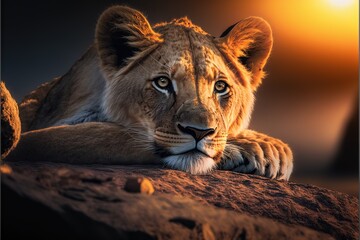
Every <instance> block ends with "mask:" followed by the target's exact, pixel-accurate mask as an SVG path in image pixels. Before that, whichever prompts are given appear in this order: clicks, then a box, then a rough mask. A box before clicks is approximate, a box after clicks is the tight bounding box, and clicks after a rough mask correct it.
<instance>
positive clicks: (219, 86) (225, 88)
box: [214, 80, 229, 95]
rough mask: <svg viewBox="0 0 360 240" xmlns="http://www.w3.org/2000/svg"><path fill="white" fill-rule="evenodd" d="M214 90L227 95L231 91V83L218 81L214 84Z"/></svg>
mask: <svg viewBox="0 0 360 240" xmlns="http://www.w3.org/2000/svg"><path fill="white" fill-rule="evenodd" d="M214 91H215V92H216V93H218V94H219V95H225V94H227V93H228V92H229V85H228V84H227V83H226V82H224V81H222V80H220V81H217V82H216V83H215V86H214Z"/></svg>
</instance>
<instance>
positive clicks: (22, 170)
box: [2, 162, 359, 239]
mask: <svg viewBox="0 0 360 240" xmlns="http://www.w3.org/2000/svg"><path fill="white" fill-rule="evenodd" d="M9 166H10V167H11V169H12V171H11V173H9V171H8V173H7V174H2V192H3V194H2V209H3V214H2V215H3V216H2V217H3V218H2V219H3V223H4V224H3V225H5V226H3V228H2V229H4V231H3V234H4V236H5V237H6V236H14V235H15V236H16V235H19V236H22V234H26V236H36V237H37V238H38V239H42V238H47V237H49V234H50V236H51V237H52V239H63V238H68V239H82V238H89V239H100V238H101V239H358V237H359V232H358V222H359V220H358V199H357V198H356V197H353V196H349V195H347V194H343V193H339V192H335V191H331V190H327V189H323V188H318V187H315V186H311V185H306V184H296V183H292V182H283V181H276V180H269V179H266V178H262V177H257V176H252V175H245V174H240V173H235V172H230V171H214V172H212V173H211V174H207V175H190V174H187V173H184V172H181V171H176V170H170V169H165V168H162V167H159V166H101V165H86V166H85V165H82V166H75V165H66V164H53V163H51V164H50V163H21V162H16V163H10V164H9ZM144 177H145V178H148V179H149V180H150V182H151V183H152V185H153V186H154V188H155V192H154V193H153V194H152V195H147V194H141V193H128V192H126V191H124V186H125V183H126V182H127V180H128V179H129V178H130V179H131V178H144ZM19 229H21V231H19ZM4 239H7V238H4Z"/></svg>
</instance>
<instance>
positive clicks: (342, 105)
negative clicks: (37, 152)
mask: <svg viewBox="0 0 360 240" xmlns="http://www.w3.org/2000/svg"><path fill="white" fill-rule="evenodd" d="M116 3H117V4H125V5H128V6H130V7H133V8H136V9H138V10H140V11H142V12H143V13H144V14H145V15H146V16H147V18H148V20H149V21H150V23H151V24H155V23H157V22H161V21H170V20H171V19H173V18H178V17H183V16H188V17H189V18H190V19H191V20H192V21H193V22H194V23H195V24H197V25H199V26H200V27H202V28H203V29H204V30H205V31H206V32H208V33H210V34H212V35H214V36H220V34H221V33H222V32H223V31H224V30H225V29H226V28H227V27H228V26H230V25H232V24H233V23H235V22H237V21H239V20H240V19H243V18H246V17H248V16H260V17H262V18H264V19H266V20H267V21H268V22H269V23H270V25H271V26H272V29H273V35H274V47H273V52H272V55H271V56H270V59H269V62H268V64H267V66H266V68H265V69H266V70H267V73H268V76H267V77H266V78H265V80H264V82H263V84H262V86H260V88H259V90H258V92H257V93H256V96H257V100H256V104H255V110H254V114H253V117H252V121H251V128H253V129H254V130H257V131H260V132H264V133H266V134H269V135H271V136H274V137H278V138H280V139H281V140H283V141H284V142H287V143H289V145H290V146H291V147H292V148H293V150H294V155H295V173H296V172H299V173H306V172H309V171H312V170H314V169H317V171H319V172H320V171H323V170H324V169H326V168H327V167H328V166H329V165H330V164H331V161H333V160H334V159H335V156H336V154H337V152H338V151H340V150H339V146H340V142H341V141H342V137H343V134H344V130H345V127H346V124H347V121H348V119H349V117H350V114H351V113H352V111H353V109H355V108H356V107H355V106H354V103H355V102H356V101H357V100H356V99H357V96H358V70H359V69H358V66H359V60H358V53H359V47H358V38H359V37H358V36H359V31H358V29H359V24H358V22H359V11H358V8H359V2H358V1H356V0H347V1H346V0H343V1H339V0H338V1H335V0H318V1H313V0H303V1H294V0H273V1H266V2H264V1H260V0H254V1H236V0H229V1H226V2H224V1H215V0H208V1H189V0H186V1H181V3H180V2H179V3H178V4H176V3H174V2H172V3H169V2H168V1H165V0H161V1H151V2H150V1H146V0H139V1H136V2H135V1H110V0H103V1H91V2H89V1H76V2H74V1H57V0H56V1H55V0H54V1H51V2H50V1H49V2H46V3H43V2H41V1H38V0H34V1H31V2H30V1H25V0H18V1H10V0H4V1H2V9H1V11H2V23H1V24H2V26H1V27H2V28H1V29H2V30H1V31H2V56H1V60H2V63H1V65H2V66H1V67H2V72H1V74H2V76H1V79H2V80H4V81H5V82H6V84H7V87H8V88H9V90H10V92H11V93H12V94H13V96H14V97H15V98H16V100H17V101H18V102H20V101H21V99H22V98H23V97H24V96H25V95H26V94H27V93H29V92H30V91H32V90H33V89H35V88H36V87H37V86H38V85H40V84H41V83H44V82H46V81H49V80H51V79H53V78H54V77H57V76H61V75H63V74H65V73H66V72H67V71H68V70H69V69H70V67H71V66H72V64H73V63H74V62H75V61H76V60H77V59H79V58H80V57H81V55H82V54H83V53H84V52H85V50H86V49H87V48H88V47H89V46H90V44H91V43H92V41H93V38H94V37H93V36H94V29H95V24H96V21H97V18H98V16H99V15H100V14H101V12H102V11H103V10H104V9H106V8H107V7H109V6H111V5H113V4H116Z"/></svg>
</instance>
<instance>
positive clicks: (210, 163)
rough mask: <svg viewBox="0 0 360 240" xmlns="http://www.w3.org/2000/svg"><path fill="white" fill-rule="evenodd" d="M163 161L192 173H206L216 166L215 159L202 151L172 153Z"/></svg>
mask: <svg viewBox="0 0 360 240" xmlns="http://www.w3.org/2000/svg"><path fill="white" fill-rule="evenodd" d="M163 161H164V163H165V164H166V165H167V166H168V167H170V168H173V169H177V170H182V171H184V172H188V173H191V174H206V173H208V172H210V171H211V170H213V169H214V168H215V166H216V163H215V161H214V159H212V158H210V157H209V156H207V155H205V154H203V153H201V152H191V153H184V154H179V155H170V156H168V157H165V158H164V159H163Z"/></svg>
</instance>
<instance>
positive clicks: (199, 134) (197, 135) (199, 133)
mask: <svg viewBox="0 0 360 240" xmlns="http://www.w3.org/2000/svg"><path fill="white" fill-rule="evenodd" d="M178 128H179V129H180V131H181V132H183V133H186V134H190V135H191V136H193V138H194V139H195V141H196V142H198V141H200V140H201V139H203V138H204V137H206V136H209V135H211V134H213V133H215V129H214V128H205V129H200V128H195V127H191V126H185V127H184V126H182V125H181V124H178Z"/></svg>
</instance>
